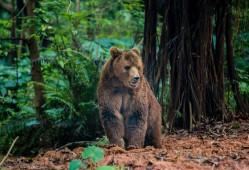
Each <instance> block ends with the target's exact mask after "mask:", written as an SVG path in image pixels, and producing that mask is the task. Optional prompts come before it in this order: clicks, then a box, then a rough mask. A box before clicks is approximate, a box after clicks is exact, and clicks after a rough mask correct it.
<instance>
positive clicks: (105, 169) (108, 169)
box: [95, 166, 116, 170]
mask: <svg viewBox="0 0 249 170" xmlns="http://www.w3.org/2000/svg"><path fill="white" fill-rule="evenodd" d="M95 170H116V168H114V167H113V166H98V167H97V168H95Z"/></svg>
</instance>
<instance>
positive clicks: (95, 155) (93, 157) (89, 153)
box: [69, 146, 116, 170]
mask: <svg viewBox="0 0 249 170" xmlns="http://www.w3.org/2000/svg"><path fill="white" fill-rule="evenodd" d="M81 157H82V158H83V159H89V160H90V169H92V163H97V162H99V161H100V160H101V159H102V158H103V157H104V151H103V150H102V149H101V148H99V147H96V146H88V147H87V148H85V149H84V150H83V152H82V154H81ZM80 167H82V168H85V169H86V168H87V166H86V165H85V164H84V163H82V161H80V160H78V159H74V160H72V161H71V162H70V165H69V170H77V169H79V168H80ZM115 169H116V168H114V167H112V166H97V167H96V168H95V170H115Z"/></svg>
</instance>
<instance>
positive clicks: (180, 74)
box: [168, 0, 225, 130]
mask: <svg viewBox="0 0 249 170" xmlns="http://www.w3.org/2000/svg"><path fill="white" fill-rule="evenodd" d="M213 11H214V2H213V1H203V0H191V1H184V0H181V1H174V0H172V1H170V5H169V19H168V35H169V49H168V53H169V54H168V55H169V57H170V66H171V74H170V76H171V77H170V78H171V87H170V105H169V111H168V117H169V122H170V127H173V126H178V127H185V128H189V129H190V130H192V128H194V127H200V122H201V121H205V120H207V119H209V120H211V119H214V120H217V119H221V118H222V116H221V115H222V114H223V113H224V112H225V109H224V108H225V107H224V106H225V104H224V71H223V66H224V48H223V45H224V23H222V24H223V25H221V31H220V32H219V34H218V36H219V37H218V39H219V40H218V41H219V42H218V45H217V46H216V49H213V47H212V34H213V29H212V17H213ZM222 14H223V13H222ZM223 16H224V15H223ZM223 19H224V18H223ZM217 47H218V49H217ZM215 50H217V52H218V55H216V53H215ZM215 63H219V67H216V66H215Z"/></svg>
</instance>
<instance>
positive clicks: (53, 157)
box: [3, 121, 249, 170]
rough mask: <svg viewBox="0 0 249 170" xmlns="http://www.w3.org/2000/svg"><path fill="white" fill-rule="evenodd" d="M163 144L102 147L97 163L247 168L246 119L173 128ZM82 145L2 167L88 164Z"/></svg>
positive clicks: (149, 168) (150, 169)
mask: <svg viewBox="0 0 249 170" xmlns="http://www.w3.org/2000/svg"><path fill="white" fill-rule="evenodd" d="M162 143H163V147H162V148H161V149H155V148H153V147H145V148H140V149H132V150H128V151H127V150H124V149H123V148H120V147H118V146H109V145H106V146H102V147H101V148H102V149H103V151H104V154H105V155H104V157H103V158H102V159H101V160H100V161H99V162H97V163H93V167H92V168H95V167H97V166H99V165H103V166H104V165H109V166H114V167H118V169H127V170H133V169H134V170H140V169H141V170H164V169H170V170H175V169H193V170H199V169H203V170H205V169H207V170H210V169H220V170H223V169H224V170H226V169H228V170H229V169H231V170H249V121H237V122H232V123H225V124H222V123H220V122H217V123H216V124H215V125H214V126H211V125H210V126H206V127H205V129H204V128H203V130H201V131H198V132H192V133H189V132H188V131H187V130H176V131H175V132H174V133H172V134H170V135H164V136H163V138H162ZM83 150H84V148H83V147H79V148H75V149H74V150H69V149H67V148H64V149H62V150H58V149H55V150H50V151H47V152H46V153H45V154H40V155H37V156H36V157H34V158H28V157H8V159H6V161H5V162H4V164H3V165H4V166H3V168H4V170H10V169H11V170H17V169H54V170H60V169H61V170H64V169H68V168H69V164H70V162H71V161H72V160H74V159H78V160H81V161H82V162H83V163H84V164H85V165H87V166H88V167H90V162H89V160H88V159H82V158H81V154H82V151H83Z"/></svg>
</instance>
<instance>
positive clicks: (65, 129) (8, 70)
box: [0, 0, 249, 154]
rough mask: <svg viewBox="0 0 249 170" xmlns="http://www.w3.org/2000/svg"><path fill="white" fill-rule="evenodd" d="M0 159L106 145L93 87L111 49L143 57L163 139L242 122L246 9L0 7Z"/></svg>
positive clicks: (83, 1)
mask: <svg viewBox="0 0 249 170" xmlns="http://www.w3.org/2000/svg"><path fill="white" fill-rule="evenodd" d="M0 17H1V20H0V28H1V31H0V75H1V76H0V126H1V128H0V136H1V137H0V150H1V152H2V153H6V152H7V150H8V148H9V146H10V145H11V143H12V141H13V140H14V139H15V138H16V137H17V136H19V139H18V141H17V143H16V146H15V148H14V149H13V152H15V153H22V154H24V153H25V154H32V153H37V152H38V151H39V150H40V149H41V148H47V147H53V148H58V147H60V146H61V145H64V144H66V143H69V142H74V141H92V140H96V138H101V140H103V141H105V140H106V138H105V137H102V136H103V135H104V133H103V130H102V128H101V124H100V121H99V118H98V101H97V98H96V87H97V83H98V79H99V75H100V71H101V66H102V65H103V63H104V62H105V61H106V60H107V59H108V58H109V48H110V47H111V46H113V45H115V46H117V47H119V48H121V49H131V48H133V47H139V48H140V49H141V50H142V58H143V62H144V64H145V70H144V72H145V75H146V76H147V78H148V80H149V82H150V84H151V87H152V89H153V91H154V93H155V94H156V96H157V98H158V100H159V101H160V103H161V105H162V108H163V113H162V115H163V124H162V126H163V129H165V130H164V133H166V131H167V132H172V131H174V129H176V128H185V129H188V130H189V131H194V130H200V129H203V128H205V127H206V126H209V125H212V124H215V122H217V121H223V122H227V121H236V120H238V119H248V117H249V115H248V112H249V106H248V99H249V62H248V61H249V29H248V28H249V4H248V2H247V1H246V0H233V1H232V0H209V1H206V0H189V1H186V0H177V1H175V0H132V1H131V0H120V1H116V0H108V1H106V0H60V1H50V0H2V1H1V2H0Z"/></svg>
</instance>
